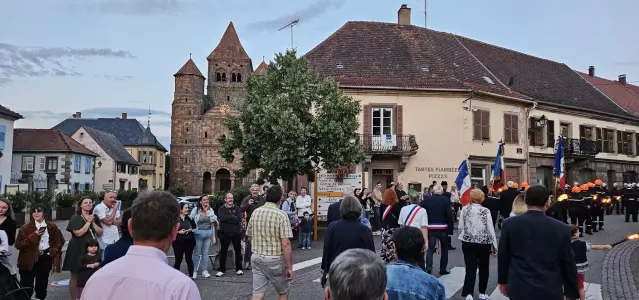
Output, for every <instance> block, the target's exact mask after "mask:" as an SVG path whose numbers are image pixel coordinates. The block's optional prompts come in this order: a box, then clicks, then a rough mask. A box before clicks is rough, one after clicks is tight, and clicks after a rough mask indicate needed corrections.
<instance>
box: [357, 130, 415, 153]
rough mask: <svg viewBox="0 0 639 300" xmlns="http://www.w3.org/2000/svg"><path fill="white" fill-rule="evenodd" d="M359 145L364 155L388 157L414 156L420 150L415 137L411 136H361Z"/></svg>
mask: <svg viewBox="0 0 639 300" xmlns="http://www.w3.org/2000/svg"><path fill="white" fill-rule="evenodd" d="M359 143H360V144H361V145H362V146H364V153H369V154H387V155H414V154H415V153H417V149H419V145H417V141H416V139H415V136H414V135H412V134H410V135H363V134H362V135H360V136H359Z"/></svg>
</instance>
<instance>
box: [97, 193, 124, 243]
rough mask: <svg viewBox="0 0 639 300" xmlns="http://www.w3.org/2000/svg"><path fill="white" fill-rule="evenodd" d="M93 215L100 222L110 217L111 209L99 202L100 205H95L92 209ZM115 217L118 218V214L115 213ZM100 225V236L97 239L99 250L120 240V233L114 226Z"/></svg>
mask: <svg viewBox="0 0 639 300" xmlns="http://www.w3.org/2000/svg"><path fill="white" fill-rule="evenodd" d="M93 214H94V215H97V216H98V218H99V219H100V220H102V219H104V218H105V217H108V216H111V209H110V208H108V207H107V206H106V205H104V202H100V204H98V205H96V206H95V208H94V209H93ZM115 217H116V218H119V217H120V214H119V213H118V212H117V211H116V212H115ZM100 225H102V230H104V233H102V236H100V237H99V242H100V244H101V245H100V248H102V249H104V248H106V246H108V245H111V244H113V243H115V242H117V241H118V240H119V239H120V232H119V231H118V226H116V225H107V224H104V223H100Z"/></svg>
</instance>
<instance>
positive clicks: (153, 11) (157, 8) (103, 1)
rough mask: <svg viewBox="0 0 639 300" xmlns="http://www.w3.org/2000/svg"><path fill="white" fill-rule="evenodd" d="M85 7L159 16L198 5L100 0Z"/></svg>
mask: <svg viewBox="0 0 639 300" xmlns="http://www.w3.org/2000/svg"><path fill="white" fill-rule="evenodd" d="M85 1H86V0H85ZM83 5H85V6H86V8H87V9H88V10H89V11H94V12H100V13H105V14H121V15H157V14H167V13H168V14H176V13H178V12H181V11H183V10H185V9H187V8H191V7H194V6H195V5H196V3H195V2H192V1H185V0H100V1H99V2H97V3H88V4H83Z"/></svg>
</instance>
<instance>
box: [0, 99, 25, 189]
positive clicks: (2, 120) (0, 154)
mask: <svg viewBox="0 0 639 300" xmlns="http://www.w3.org/2000/svg"><path fill="white" fill-rule="evenodd" d="M22 118H23V117H22V115H20V114H19V113H17V112H14V111H12V110H10V109H8V108H6V107H4V106H2V105H0V195H2V194H4V192H5V191H6V185H7V184H9V182H10V181H11V161H12V160H13V124H14V122H15V121H16V120H20V119H22Z"/></svg>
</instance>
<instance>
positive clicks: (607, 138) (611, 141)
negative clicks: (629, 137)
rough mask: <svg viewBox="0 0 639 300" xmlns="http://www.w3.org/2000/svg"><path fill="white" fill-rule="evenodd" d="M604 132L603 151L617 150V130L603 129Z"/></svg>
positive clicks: (611, 151)
mask: <svg viewBox="0 0 639 300" xmlns="http://www.w3.org/2000/svg"><path fill="white" fill-rule="evenodd" d="M602 132H603V152H604V153H613V152H615V131H614V130H612V129H605V128H603V129H602Z"/></svg>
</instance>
